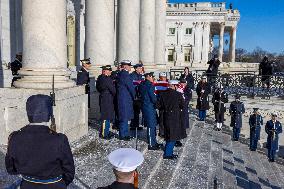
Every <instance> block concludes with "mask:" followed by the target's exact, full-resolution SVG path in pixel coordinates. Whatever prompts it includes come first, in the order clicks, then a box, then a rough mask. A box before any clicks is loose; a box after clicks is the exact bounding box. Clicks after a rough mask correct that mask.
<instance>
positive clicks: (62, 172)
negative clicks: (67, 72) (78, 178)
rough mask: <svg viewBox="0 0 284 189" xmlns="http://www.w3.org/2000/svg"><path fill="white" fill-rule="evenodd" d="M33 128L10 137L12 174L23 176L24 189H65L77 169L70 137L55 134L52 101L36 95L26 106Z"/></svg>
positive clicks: (8, 158) (8, 165)
mask: <svg viewBox="0 0 284 189" xmlns="http://www.w3.org/2000/svg"><path fill="white" fill-rule="evenodd" d="M26 110H27V116H28V120H29V124H28V125H27V126H25V127H23V128H22V129H20V130H19V131H15V132H13V133H12V134H11V135H10V136H9V141H8V149H7V154H6V157H5V164H6V169H7V172H8V173H9V174H12V175H22V182H21V185H20V188H21V189H50V188H52V189H64V188H67V186H68V185H69V184H70V183H71V182H72V181H73V178H74V174H75V167H74V161H73V156H72V152H71V149H70V146H69V142H68V139H67V137H66V135H64V134H61V133H56V132H55V131H52V130H51V129H50V128H49V126H48V122H49V121H50V118H51V116H52V98H51V97H50V96H47V95H33V96H31V97H29V98H28V100H27V102H26Z"/></svg>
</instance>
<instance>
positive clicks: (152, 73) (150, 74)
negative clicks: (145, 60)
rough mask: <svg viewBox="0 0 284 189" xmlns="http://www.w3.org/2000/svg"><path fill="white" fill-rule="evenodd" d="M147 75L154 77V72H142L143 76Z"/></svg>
mask: <svg viewBox="0 0 284 189" xmlns="http://www.w3.org/2000/svg"><path fill="white" fill-rule="evenodd" d="M148 76H150V77H155V76H154V72H149V73H145V74H144V77H145V78H146V77H148Z"/></svg>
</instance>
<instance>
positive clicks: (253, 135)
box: [249, 108, 263, 151]
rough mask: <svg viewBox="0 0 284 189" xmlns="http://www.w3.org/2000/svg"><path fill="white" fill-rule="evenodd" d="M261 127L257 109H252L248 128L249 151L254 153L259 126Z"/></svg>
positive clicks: (261, 120)
mask: <svg viewBox="0 0 284 189" xmlns="http://www.w3.org/2000/svg"><path fill="white" fill-rule="evenodd" d="M262 125H263V118H262V116H261V115H260V113H259V111H258V108H254V109H253V114H252V115H250V117H249V126H250V137H249V138H250V145H249V146H250V150H251V151H256V149H257V142H258V140H259V139H260V131H261V126H262Z"/></svg>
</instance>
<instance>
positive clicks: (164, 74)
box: [159, 72, 167, 77]
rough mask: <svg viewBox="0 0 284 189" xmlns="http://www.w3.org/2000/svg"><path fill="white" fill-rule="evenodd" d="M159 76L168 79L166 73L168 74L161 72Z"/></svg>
mask: <svg viewBox="0 0 284 189" xmlns="http://www.w3.org/2000/svg"><path fill="white" fill-rule="evenodd" d="M159 76H160V77H167V73H166V72H161V73H160V74H159Z"/></svg>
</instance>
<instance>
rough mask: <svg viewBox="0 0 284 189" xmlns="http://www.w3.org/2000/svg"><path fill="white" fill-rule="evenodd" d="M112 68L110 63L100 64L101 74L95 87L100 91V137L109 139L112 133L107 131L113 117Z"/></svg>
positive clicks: (113, 90)
mask: <svg viewBox="0 0 284 189" xmlns="http://www.w3.org/2000/svg"><path fill="white" fill-rule="evenodd" d="M111 71H112V68H111V66H110V65H107V66H102V74H101V75H100V76H99V77H98V80H97V83H96V88H97V90H98V92H99V93H100V96H99V104H100V112H101V121H102V127H101V137H102V138H104V139H110V138H111V137H112V135H110V133H109V129H110V122H111V121H113V119H114V104H113V100H114V96H115V94H116V89H115V85H114V82H113V80H112V78H111V77H110V75H111Z"/></svg>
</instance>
